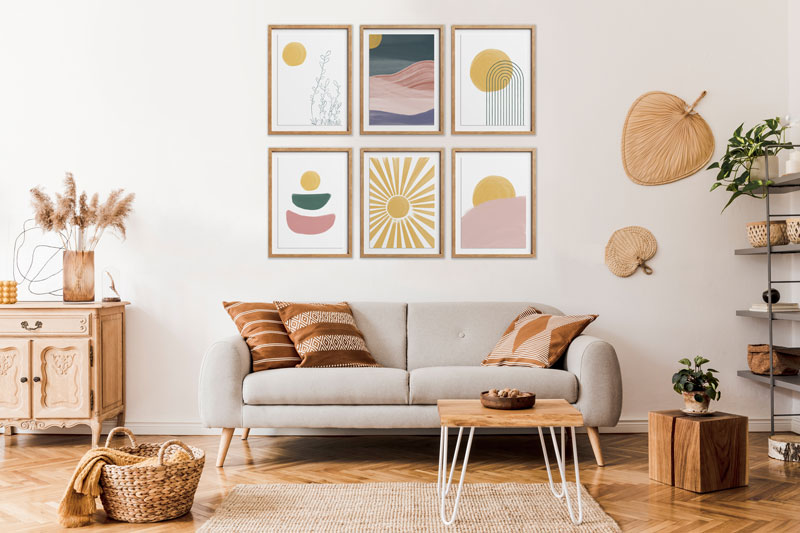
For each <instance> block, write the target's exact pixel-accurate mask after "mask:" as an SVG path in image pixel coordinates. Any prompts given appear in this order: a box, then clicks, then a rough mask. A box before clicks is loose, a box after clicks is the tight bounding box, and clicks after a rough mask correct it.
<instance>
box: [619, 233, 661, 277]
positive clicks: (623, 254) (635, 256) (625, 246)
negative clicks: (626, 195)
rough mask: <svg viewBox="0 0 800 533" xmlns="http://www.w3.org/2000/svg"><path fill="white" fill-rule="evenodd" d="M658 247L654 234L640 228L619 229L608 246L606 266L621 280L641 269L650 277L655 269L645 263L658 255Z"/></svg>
mask: <svg viewBox="0 0 800 533" xmlns="http://www.w3.org/2000/svg"><path fill="white" fill-rule="evenodd" d="M657 247H658V245H657V244H656V238H655V237H653V234H652V233H650V231H648V230H646V229H644V228H642V227H640V226H628V227H626V228H621V229H618V230H617V231H615V232H614V233H613V234H612V235H611V238H610V239H608V244H606V266H608V269H609V270H610V271H611V272H612V273H613V274H614V275H616V276H619V277H621V278H627V277H628V276H630V275H631V274H633V273H634V272H636V269H637V268H639V267H642V270H643V271H644V273H645V274H647V275H648V276H649V275H650V274H652V273H653V269H652V268H650V267H649V266H647V263H646V262H645V261H647V260H648V259H650V258H651V257H653V256H654V255H656V248H657Z"/></svg>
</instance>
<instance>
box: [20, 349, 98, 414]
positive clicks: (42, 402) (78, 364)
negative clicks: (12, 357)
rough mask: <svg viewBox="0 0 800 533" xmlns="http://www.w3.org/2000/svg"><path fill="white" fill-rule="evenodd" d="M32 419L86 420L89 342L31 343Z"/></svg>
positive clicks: (88, 389)
mask: <svg viewBox="0 0 800 533" xmlns="http://www.w3.org/2000/svg"><path fill="white" fill-rule="evenodd" d="M32 358H33V364H32V372H31V374H32V375H33V378H32V379H33V416H34V417H35V418H88V417H89V415H90V405H89V404H90V390H91V380H90V376H89V339H68V338H64V339H37V340H35V341H33V353H32Z"/></svg>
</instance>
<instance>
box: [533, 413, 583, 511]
mask: <svg viewBox="0 0 800 533" xmlns="http://www.w3.org/2000/svg"><path fill="white" fill-rule="evenodd" d="M570 432H571V436H572V461H573V462H574V463H575V489H576V491H577V499H578V502H577V507H578V517H577V518H575V513H574V511H573V509H572V498H570V495H569V491H568V490H567V472H566V468H565V465H566V453H565V451H566V450H565V448H564V444H565V443H564V428H563V427H562V428H561V453H559V451H558V448H559V446H558V441H557V440H556V432H555V429H554V428H552V427H551V428H550V436H551V437H552V438H553V451H554V452H555V456H556V463H558V473H559V474H560V475H561V493H560V494H559V493H558V492H556V490H555V487H554V486H553V478H552V475H551V473H550V461H549V459H548V458H547V446H546V445H545V442H544V438H543V437H542V428H539V439H540V440H541V443H542V451H543V453H544V464H545V465H546V466H547V477H548V478H549V480H550V490H551V491H552V492H553V495H554V496H555V497H556V498H558V499H561V498H562V497H564V496H566V501H567V510H568V511H569V517H570V519H571V520H572V523H573V524H575V525H579V524H580V523H581V522H583V502H582V501H581V474H580V470H579V468H578V466H579V465H578V447H577V445H576V443H575V428H574V427H570Z"/></svg>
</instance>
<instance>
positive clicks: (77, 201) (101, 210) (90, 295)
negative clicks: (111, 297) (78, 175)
mask: <svg viewBox="0 0 800 533" xmlns="http://www.w3.org/2000/svg"><path fill="white" fill-rule="evenodd" d="M124 192H125V191H123V190H122V189H116V190H114V191H111V193H110V194H109V195H108V198H107V199H106V201H105V202H100V198H99V197H98V195H97V193H95V194H94V195H93V196H92V197H91V199H89V197H88V196H87V195H86V192H85V191H84V192H82V193H81V194H80V196H79V195H78V193H77V188H76V186H75V178H74V177H73V176H72V174H70V173H69V172H68V173H67V177H66V179H65V180H64V194H58V193H56V194H55V197H54V198H50V196H48V195H47V194H45V193H44V191H43V190H42V188H41V187H34V188H33V189H31V196H32V198H33V208H34V211H35V219H36V223H37V224H38V225H39V227H41V228H42V231H52V232H54V233H55V234H56V235H58V237H59V239H61V245H62V246H63V248H64V272H63V275H64V291H63V294H64V296H63V298H64V301H65V302H92V301H94V249H95V248H96V247H97V243H98V242H100V238H101V237H102V236H103V234H104V233H105V232H106V230H111V231H116V232H117V233H118V234H119V235H120V236H121V237H122V238H125V219H126V218H128V215H130V213H131V211H132V210H133V209H132V206H133V198H134V195H133V194H132V193H131V194H128V195H124Z"/></svg>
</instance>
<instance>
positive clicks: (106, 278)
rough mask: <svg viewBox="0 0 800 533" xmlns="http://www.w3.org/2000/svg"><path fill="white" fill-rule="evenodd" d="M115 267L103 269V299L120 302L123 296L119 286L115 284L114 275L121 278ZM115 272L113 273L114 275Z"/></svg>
mask: <svg viewBox="0 0 800 533" xmlns="http://www.w3.org/2000/svg"><path fill="white" fill-rule="evenodd" d="M114 270H115V269H110V268H107V269H106V270H104V271H103V301H104V302H119V301H121V300H122V298H121V297H120V295H119V292H117V287H116V285H115V284H114V276H117V277H118V278H119V274H118V273H117V272H115V271H114ZM112 272H113V275H112Z"/></svg>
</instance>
